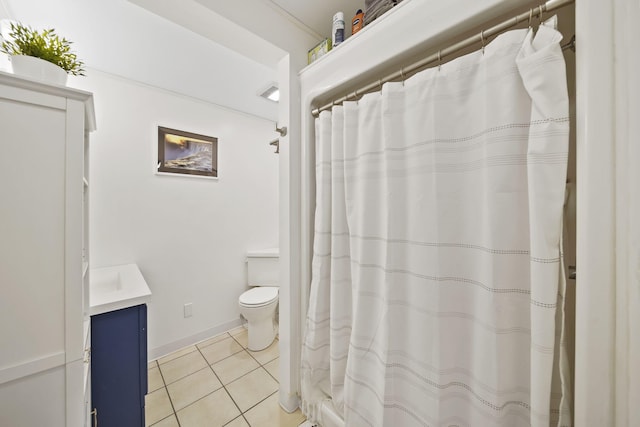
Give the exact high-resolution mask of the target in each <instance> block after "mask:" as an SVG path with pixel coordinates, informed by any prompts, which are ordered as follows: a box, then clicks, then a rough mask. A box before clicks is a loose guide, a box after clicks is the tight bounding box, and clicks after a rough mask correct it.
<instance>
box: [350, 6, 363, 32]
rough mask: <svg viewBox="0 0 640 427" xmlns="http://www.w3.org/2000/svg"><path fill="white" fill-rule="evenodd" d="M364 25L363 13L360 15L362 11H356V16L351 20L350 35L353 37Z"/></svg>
mask: <svg viewBox="0 0 640 427" xmlns="http://www.w3.org/2000/svg"><path fill="white" fill-rule="evenodd" d="M363 25H364V13H362V9H358V11H357V12H356V16H354V17H353V20H351V35H354V34H355V33H357V32H358V31H360V30H361V29H362V26H363Z"/></svg>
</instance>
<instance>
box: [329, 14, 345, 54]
mask: <svg viewBox="0 0 640 427" xmlns="http://www.w3.org/2000/svg"><path fill="white" fill-rule="evenodd" d="M331 34H332V38H333V40H332V41H333V47H336V46H338V45H339V44H340V43H342V42H343V41H344V13H342V12H338V13H336V14H335V15H333V31H332V32H331Z"/></svg>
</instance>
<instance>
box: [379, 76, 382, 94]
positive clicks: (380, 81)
mask: <svg viewBox="0 0 640 427" xmlns="http://www.w3.org/2000/svg"><path fill="white" fill-rule="evenodd" d="M378 86H379V87H380V96H382V79H380V80H378Z"/></svg>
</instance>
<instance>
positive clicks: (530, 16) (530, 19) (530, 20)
mask: <svg viewBox="0 0 640 427" xmlns="http://www.w3.org/2000/svg"><path fill="white" fill-rule="evenodd" d="M532 22H533V9H529V28H531V23H532Z"/></svg>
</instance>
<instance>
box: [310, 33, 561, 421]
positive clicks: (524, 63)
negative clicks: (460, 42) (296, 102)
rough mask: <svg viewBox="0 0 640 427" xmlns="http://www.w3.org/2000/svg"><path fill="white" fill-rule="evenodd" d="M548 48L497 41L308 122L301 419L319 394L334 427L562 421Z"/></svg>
mask: <svg viewBox="0 0 640 427" xmlns="http://www.w3.org/2000/svg"><path fill="white" fill-rule="evenodd" d="M561 38H562V36H561V35H560V34H559V33H558V32H557V31H555V30H554V29H551V28H547V27H540V28H539V30H538V31H537V33H536V34H535V36H534V33H533V31H532V30H515V31H511V32H508V33H505V34H502V35H500V36H499V37H497V38H496V39H495V40H494V41H493V42H491V43H490V44H489V45H487V46H486V48H485V49H484V52H481V51H479V52H476V53H473V54H470V55H467V56H464V57H461V58H458V59H456V60H454V61H452V62H450V63H448V64H445V65H443V66H442V67H441V68H440V69H438V68H434V69H429V70H426V71H424V72H421V73H419V74H416V75H415V76H413V77H412V78H410V79H408V80H407V81H405V82H404V83H387V84H385V85H384V86H383V88H382V91H381V92H380V93H373V94H368V95H365V96H364V97H363V98H362V99H361V100H360V101H358V102H345V103H344V105H343V106H341V107H338V106H336V107H334V108H333V110H332V111H325V112H322V113H321V114H320V117H319V118H318V119H317V121H316V213H315V235H314V239H315V240H314V256H313V264H312V283H311V290H310V301H309V312H308V317H307V324H306V335H305V339H304V344H303V357H302V397H303V410H304V411H305V413H306V414H307V416H308V417H309V418H310V419H311V420H312V421H314V420H317V418H318V410H319V405H320V403H321V402H322V401H323V400H325V399H327V398H331V399H332V404H333V406H334V408H335V410H336V411H337V412H338V413H339V414H340V415H341V416H342V417H343V418H344V420H345V425H346V426H349V427H357V426H375V427H378V426H389V427H404V426H461V427H462V426H470V427H486V426H506V427H516V426H529V425H531V426H545V427H548V426H550V425H553V426H556V425H561V426H568V425H570V423H571V420H570V413H569V399H570V395H569V391H568V390H569V384H568V376H567V374H568V372H567V371H568V369H567V365H566V359H565V353H564V343H562V338H563V334H562V328H563V302H564V299H563V293H564V278H563V273H562V268H561V247H560V240H561V239H560V238H561V234H562V233H561V229H562V208H563V202H564V191H565V179H566V167H567V151H568V132H569V118H568V115H569V111H568V99H567V87H566V78H565V64H564V59H563V56H562V51H561V48H560V45H559V41H560V40H561Z"/></svg>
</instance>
